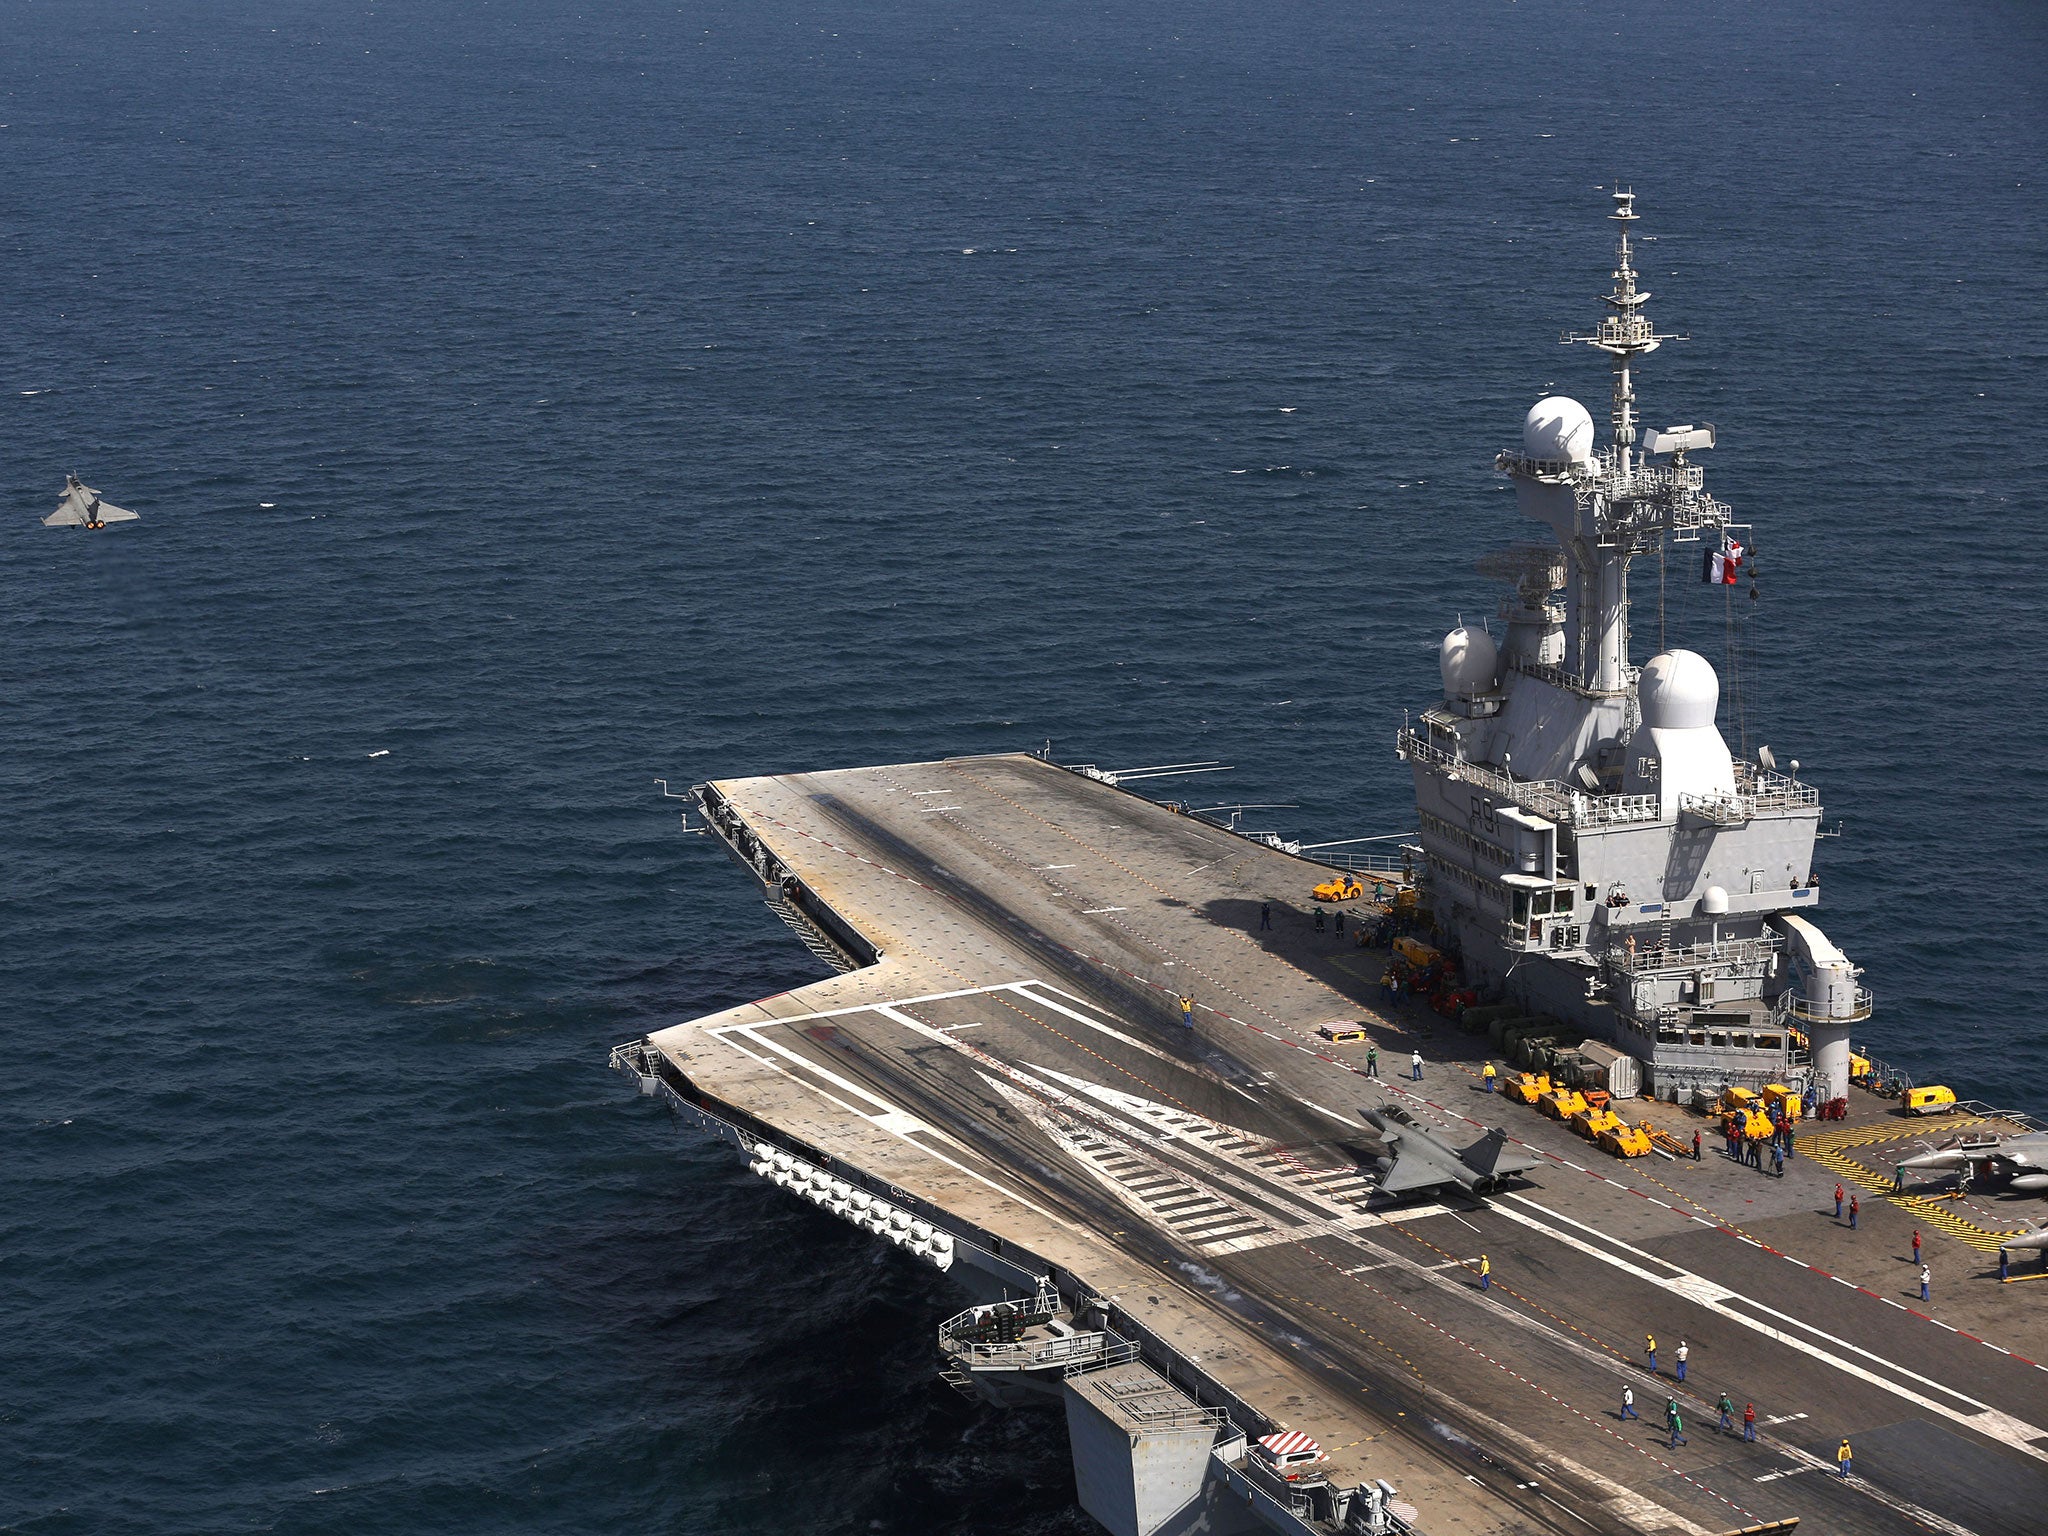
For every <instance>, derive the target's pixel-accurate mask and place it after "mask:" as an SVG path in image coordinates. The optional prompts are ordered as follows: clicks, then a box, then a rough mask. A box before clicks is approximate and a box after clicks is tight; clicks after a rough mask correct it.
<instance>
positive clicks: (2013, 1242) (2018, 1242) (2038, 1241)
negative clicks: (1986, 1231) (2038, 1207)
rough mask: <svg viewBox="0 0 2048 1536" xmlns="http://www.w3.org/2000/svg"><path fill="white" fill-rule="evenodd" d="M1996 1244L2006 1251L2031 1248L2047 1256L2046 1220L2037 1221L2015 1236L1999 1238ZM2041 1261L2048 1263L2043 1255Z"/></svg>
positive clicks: (2047, 1225)
mask: <svg viewBox="0 0 2048 1536" xmlns="http://www.w3.org/2000/svg"><path fill="white" fill-rule="evenodd" d="M1998 1246H1999V1247H2001V1248H2003V1249H2004V1250H2005V1251H2006V1252H2007V1253H2020V1252H2023V1251H2024V1250H2026V1249H2029V1248H2031V1249H2033V1250H2035V1251H2036V1252H2039V1253H2041V1254H2043V1255H2044V1256H2048V1221H2037V1222H2035V1223H2034V1225H2033V1227H2032V1228H2031V1229H2030V1230H2028V1231H2025V1232H2022V1233H2020V1234H2019V1235H2017V1236H2016V1237H2008V1238H2003V1239H2001V1240H2000V1241H1999V1244H1998ZM2043 1262H2044V1263H2048V1257H2044V1259H2043Z"/></svg>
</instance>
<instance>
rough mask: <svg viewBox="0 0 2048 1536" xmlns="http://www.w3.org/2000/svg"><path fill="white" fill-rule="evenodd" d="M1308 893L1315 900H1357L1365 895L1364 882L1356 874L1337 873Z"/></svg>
mask: <svg viewBox="0 0 2048 1536" xmlns="http://www.w3.org/2000/svg"><path fill="white" fill-rule="evenodd" d="M1309 894H1310V895H1311V896H1313V897H1315V899H1316V900H1317V901H1357V900H1359V899H1360V898H1361V897H1362V896H1364V895H1365V882H1364V881H1362V880H1360V879H1359V878H1358V877H1357V876H1356V875H1339V876H1337V878H1336V879H1334V880H1325V881H1324V882H1323V883H1322V884H1321V885H1319V886H1317V887H1316V888H1315V889H1314V890H1312V891H1310V892H1309Z"/></svg>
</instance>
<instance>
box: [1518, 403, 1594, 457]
mask: <svg viewBox="0 0 2048 1536" xmlns="http://www.w3.org/2000/svg"><path fill="white" fill-rule="evenodd" d="M1522 452H1524V453H1526V454H1527V455H1528V456H1529V457H1530V458H1532V459H1561V460H1564V461H1565V462H1566V463H1570V464H1583V463H1585V462H1586V460H1588V459H1590V458H1592V457H1593V418H1592V416H1590V415H1589V414H1588V413H1587V411H1586V408H1585V407H1584V406H1583V405H1581V404H1579V402H1578V401H1576V400H1573V399H1571V398H1570V397H1569V396H1566V395H1550V396H1547V397H1546V398H1544V399H1542V400H1538V401H1537V402H1536V403H1535V404H1534V405H1532V406H1530V407H1529V418H1528V420H1526V421H1524V422H1523V423H1522Z"/></svg>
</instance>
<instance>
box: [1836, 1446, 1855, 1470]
mask: <svg viewBox="0 0 2048 1536" xmlns="http://www.w3.org/2000/svg"><path fill="white" fill-rule="evenodd" d="M1835 1465H1836V1466H1838V1467H1840V1468H1841V1469H1842V1476H1843V1477H1845V1478H1846V1477H1847V1476H1848V1475H1849V1474H1850V1473H1851V1472H1853V1471H1855V1469H1856V1458H1855V1456H1854V1455H1853V1454H1852V1453H1851V1452H1850V1450H1849V1442H1848V1441H1846V1440H1844V1441H1843V1442H1842V1448H1841V1449H1840V1450H1839V1451H1837V1452H1835Z"/></svg>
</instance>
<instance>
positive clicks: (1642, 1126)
mask: <svg viewBox="0 0 2048 1536" xmlns="http://www.w3.org/2000/svg"><path fill="white" fill-rule="evenodd" d="M1635 1130H1636V1134H1637V1135H1638V1136H1640V1137H1642V1138H1643V1150H1644V1151H1648V1150H1649V1149H1650V1148H1651V1147H1655V1148H1656V1149H1657V1150H1658V1151H1660V1152H1668V1153H1670V1154H1671V1156H1673V1157H1686V1158H1689V1157H1691V1156H1692V1148H1691V1147H1689V1146H1687V1145H1686V1144H1685V1143H1684V1142H1682V1141H1680V1140H1679V1139H1678V1138H1677V1137H1676V1136H1674V1135H1672V1134H1671V1133H1670V1132H1669V1131H1667V1130H1665V1129H1663V1128H1662V1127H1661V1126H1659V1125H1658V1124H1657V1122H1656V1121H1654V1120H1638V1121H1637V1122H1636V1125H1635ZM1623 1155H1624V1156H1627V1157H1641V1156H1642V1155H1643V1154H1642V1153H1641V1152H1629V1153H1625V1154H1623Z"/></svg>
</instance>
